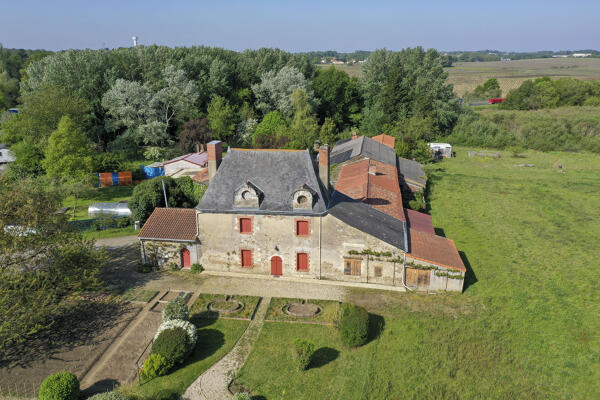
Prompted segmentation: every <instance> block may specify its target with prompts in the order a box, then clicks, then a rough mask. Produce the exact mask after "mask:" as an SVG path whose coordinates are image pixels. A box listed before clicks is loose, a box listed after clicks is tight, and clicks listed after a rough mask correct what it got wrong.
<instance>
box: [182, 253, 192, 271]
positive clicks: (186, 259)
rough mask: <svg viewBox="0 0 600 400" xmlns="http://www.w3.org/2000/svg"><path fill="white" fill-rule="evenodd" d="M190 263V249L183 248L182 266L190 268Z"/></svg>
mask: <svg viewBox="0 0 600 400" xmlns="http://www.w3.org/2000/svg"><path fill="white" fill-rule="evenodd" d="M190 265H191V263H190V251H189V250H188V249H181V266H182V267H183V268H189V267H190Z"/></svg>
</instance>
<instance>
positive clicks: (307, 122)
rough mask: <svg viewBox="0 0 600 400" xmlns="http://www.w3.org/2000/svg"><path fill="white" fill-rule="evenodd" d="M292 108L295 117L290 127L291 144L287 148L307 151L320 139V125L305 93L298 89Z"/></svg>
mask: <svg viewBox="0 0 600 400" xmlns="http://www.w3.org/2000/svg"><path fill="white" fill-rule="evenodd" d="M292 106H293V108H294V117H293V118H292V123H291V126H290V143H288V145H287V147H289V148H292V149H306V148H308V147H311V146H312V144H313V143H314V141H315V140H316V139H317V137H318V133H319V125H318V124H317V119H316V118H315V116H314V113H313V111H312V107H311V106H310V104H309V103H308V95H307V94H306V92H305V91H303V90H300V89H296V90H294V93H292Z"/></svg>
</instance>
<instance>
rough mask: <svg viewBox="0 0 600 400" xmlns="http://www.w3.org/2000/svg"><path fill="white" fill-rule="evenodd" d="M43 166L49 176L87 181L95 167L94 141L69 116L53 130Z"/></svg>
mask: <svg viewBox="0 0 600 400" xmlns="http://www.w3.org/2000/svg"><path fill="white" fill-rule="evenodd" d="M44 154H45V158H44V160H43V161H42V166H43V167H44V169H45V170H46V173H47V174H48V176H50V177H53V178H59V179H61V180H63V181H85V180H86V179H87V180H89V175H90V173H91V172H92V168H93V157H92V156H93V149H92V143H91V142H90V141H89V140H88V138H86V137H85V134H84V133H83V132H82V131H81V130H80V129H79V128H78V127H77V126H76V125H75V124H74V123H73V121H72V120H71V118H69V117H68V116H65V117H62V119H61V120H60V122H59V124H58V128H57V129H56V130H55V131H54V132H52V134H51V135H50V139H49V140H48V146H47V147H46V150H45V153H44Z"/></svg>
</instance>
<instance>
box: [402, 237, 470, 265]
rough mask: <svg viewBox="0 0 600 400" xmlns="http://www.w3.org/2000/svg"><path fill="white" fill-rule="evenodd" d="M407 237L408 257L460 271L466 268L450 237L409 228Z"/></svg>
mask: <svg viewBox="0 0 600 400" xmlns="http://www.w3.org/2000/svg"><path fill="white" fill-rule="evenodd" d="M409 237H410V240H409V242H410V248H409V249H408V254H407V255H408V256H409V257H412V258H417V259H420V260H423V261H427V262H430V263H432V264H437V265H440V266H443V267H447V268H451V269H454V270H458V271H461V272H465V271H466V270H467V269H466V268H465V265H464V264H463V262H462V259H461V258H460V255H459V254H458V250H457V249H456V245H455V244H454V241H453V240H452V239H447V238H445V237H441V236H436V235H430V234H428V233H424V232H420V231H418V230H416V229H410V230H409Z"/></svg>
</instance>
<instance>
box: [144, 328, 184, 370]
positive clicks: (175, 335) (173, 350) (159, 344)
mask: <svg viewBox="0 0 600 400" xmlns="http://www.w3.org/2000/svg"><path fill="white" fill-rule="evenodd" d="M191 349H192V346H191V343H190V339H189V337H188V334H187V332H186V331H185V329H183V328H181V327H175V328H171V329H165V330H164V331H162V332H160V334H159V335H158V337H157V338H156V339H155V340H154V343H152V354H160V355H161V356H163V357H164V358H166V359H167V361H169V362H170V363H172V364H180V363H182V362H183V360H184V359H185V358H186V356H187V355H188V354H189V353H190V351H191Z"/></svg>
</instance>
